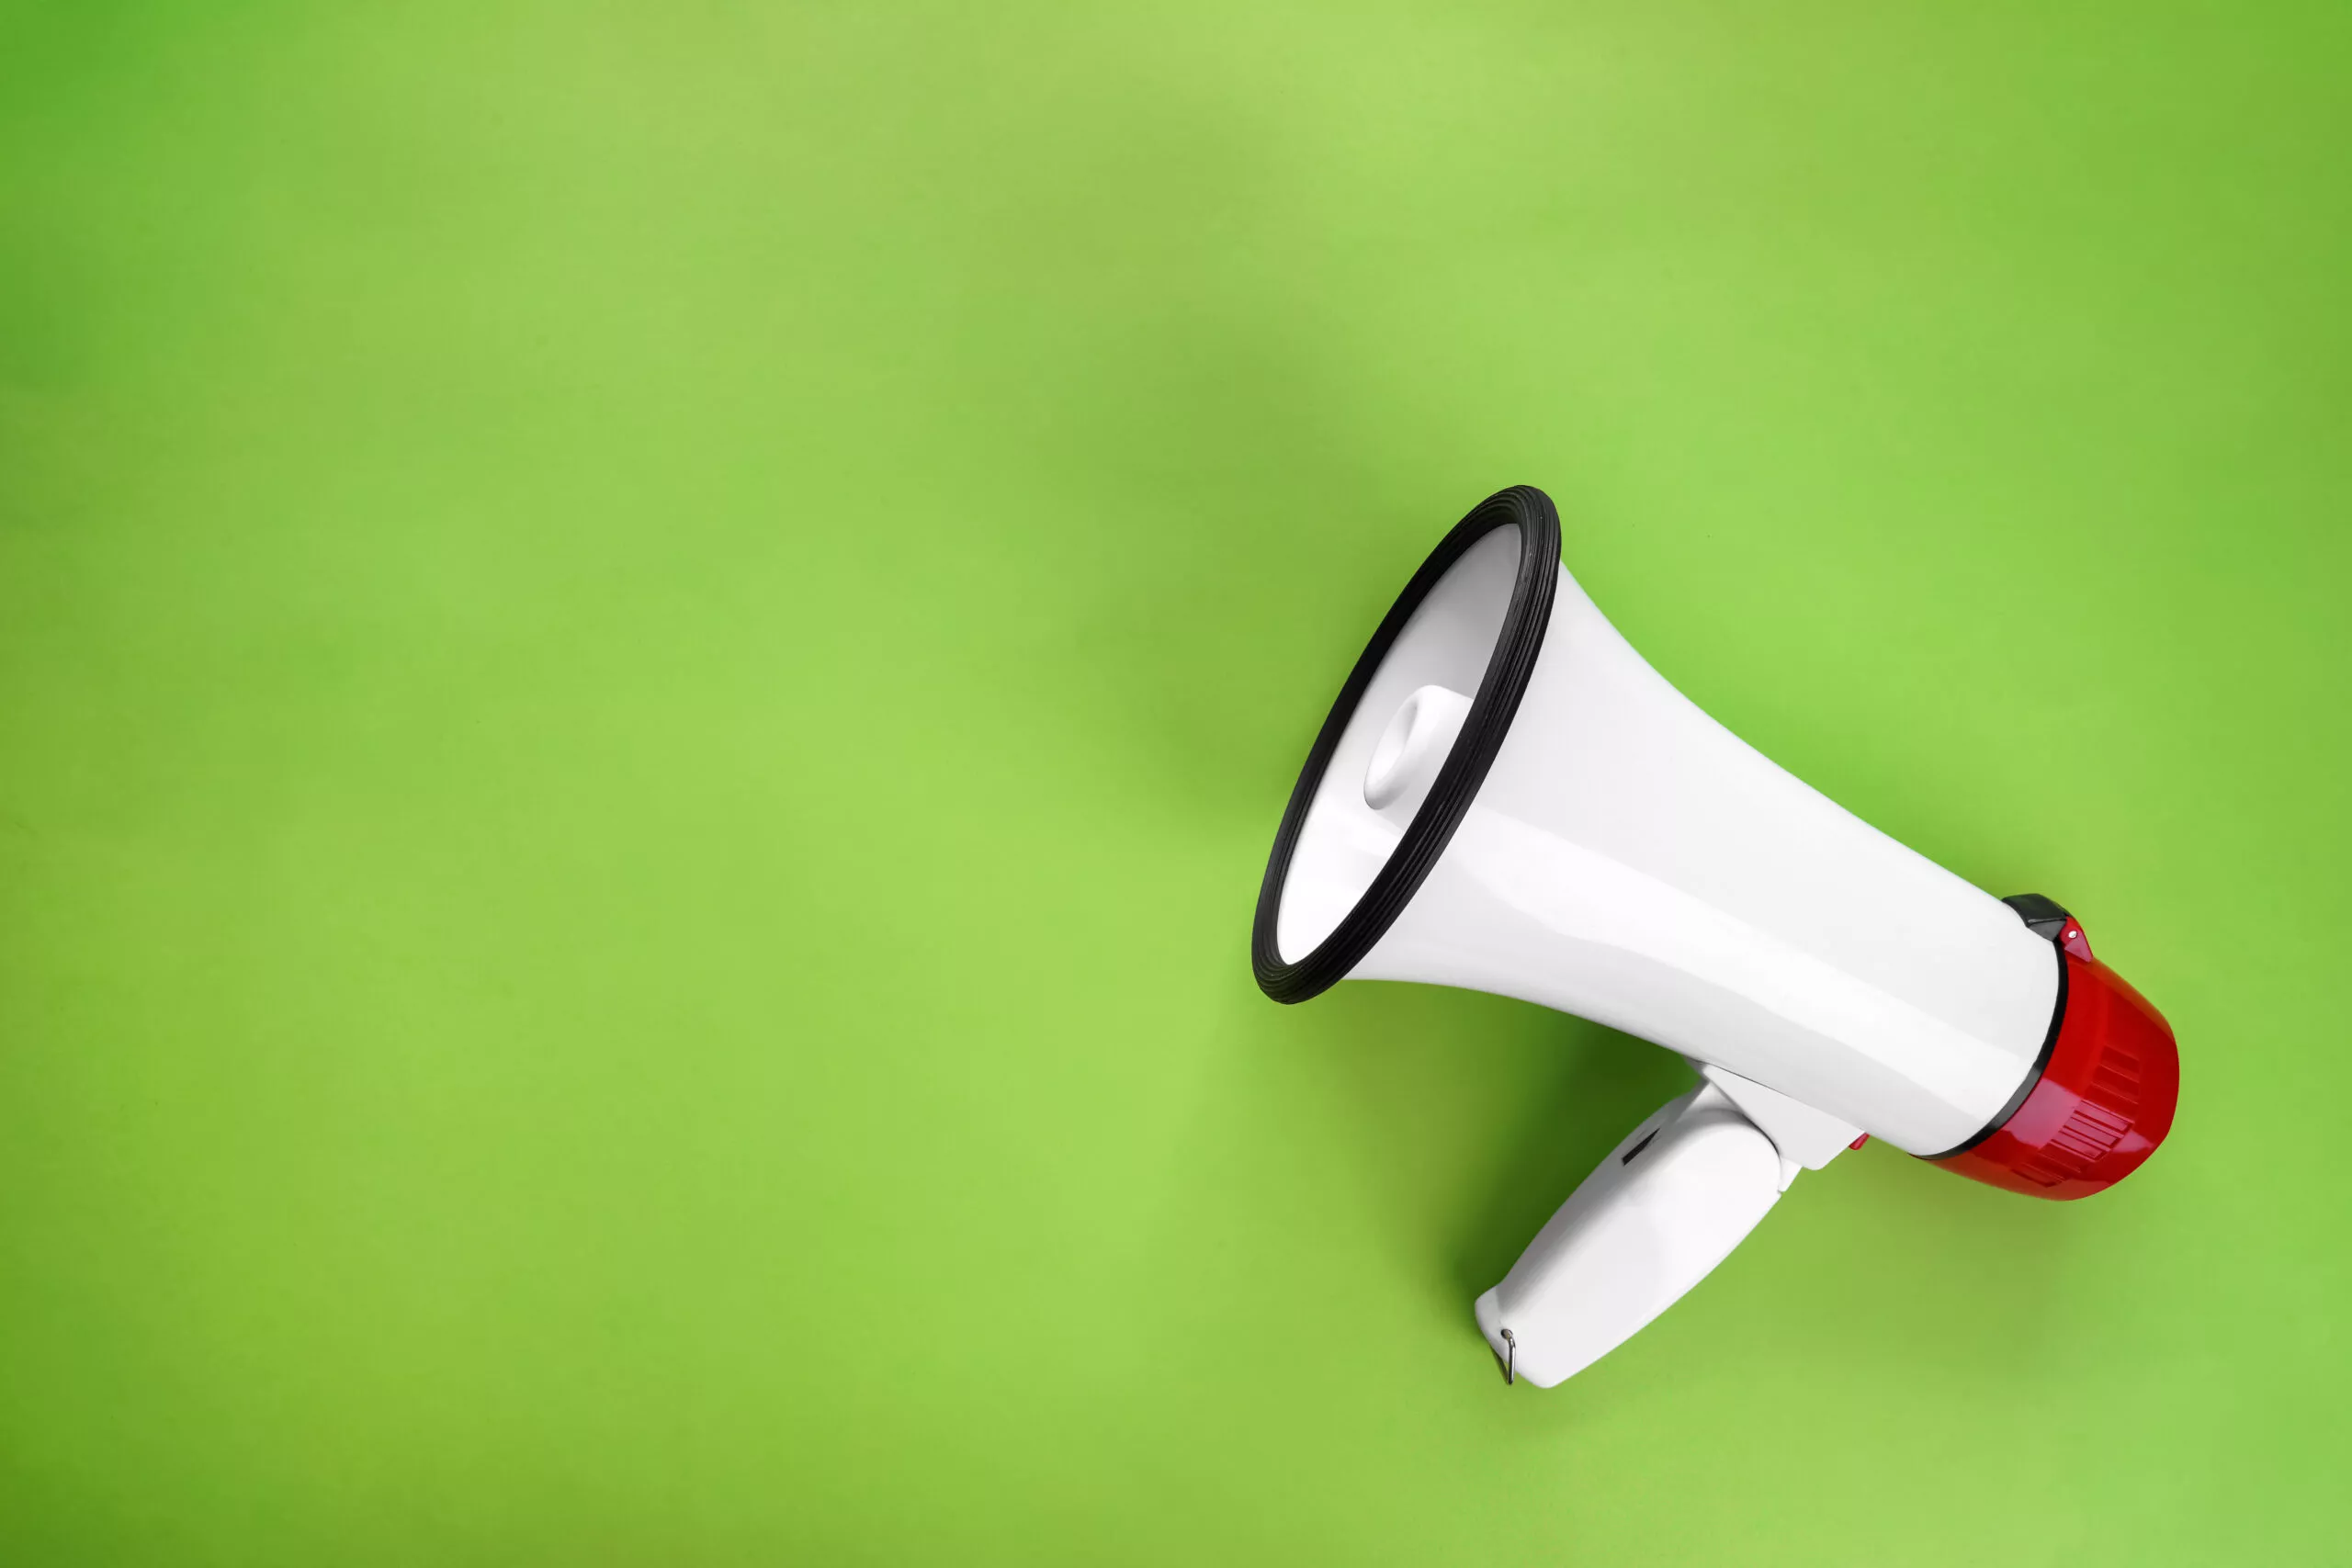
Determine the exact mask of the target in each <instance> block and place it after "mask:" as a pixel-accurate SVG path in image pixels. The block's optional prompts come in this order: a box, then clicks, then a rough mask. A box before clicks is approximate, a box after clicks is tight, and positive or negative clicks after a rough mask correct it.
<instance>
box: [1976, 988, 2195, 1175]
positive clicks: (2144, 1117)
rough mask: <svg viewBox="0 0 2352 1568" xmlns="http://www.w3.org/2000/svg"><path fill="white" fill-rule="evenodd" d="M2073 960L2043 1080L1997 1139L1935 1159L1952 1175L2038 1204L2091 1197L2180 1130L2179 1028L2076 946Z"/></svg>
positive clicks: (2002, 1126)
mask: <svg viewBox="0 0 2352 1568" xmlns="http://www.w3.org/2000/svg"><path fill="white" fill-rule="evenodd" d="M2087 951H2088V950H2087V948H2086V949H2084V952H2085V953H2087ZM2065 963H2066V1011H2065V1015H2064V1017H2063V1018H2061V1019H2060V1020H2059V1023H2058V1039H2057V1043H2055V1044H2054V1045H2053V1046H2052V1048H2051V1052H2050V1065H2049V1066H2047V1067H2045V1068H2044V1069H2043V1070H2042V1074H2041V1082H2040V1083H2038V1084H2036V1085H2034V1086H2033V1092H2032V1093H2030V1094H2029V1095H2027V1096H2026V1098H2025V1103H2024V1104H2022V1105H2020V1106H2018V1109H2017V1111H2016V1113H2015V1114H2013V1115H2012V1116H2010V1118H2009V1119H2008V1120H2007V1122H2002V1123H2001V1125H2000V1127H1999V1129H1998V1130H1996V1132H1994V1133H1993V1134H1992V1135H1991V1136H1989V1137H1987V1138H1985V1140H1984V1141H1982V1142H1981V1143H1978V1144H1977V1145H1974V1146H1973V1147H1972V1148H1969V1149H1966V1150H1964V1151H1962V1153H1960V1154H1956V1155H1952V1156H1948V1157H1946V1158H1944V1159H1939V1160H1938V1161H1936V1162H1935V1163H1936V1164H1938V1165H1940V1166H1942V1167H1943V1168H1945V1169H1946V1170H1949V1171H1951V1172H1953V1173H1955V1174H1956V1175H1960V1176H1966V1177H1971V1178H1973V1179H1976V1180H1978V1181H1985V1182H1990V1183H1991V1184H1992V1185H1994V1186H1996V1187H2006V1188H2007V1189H2008V1190H2010V1191H2012V1192H2022V1193H2025V1194H2026V1195H2027V1196H2028V1197H2032V1198H2087V1197H2089V1196H2090V1195H2091V1194H2092V1193H2094V1192H2102V1191H2105V1190H2107V1189H2108V1188H2109V1187H2112V1186H2114V1185H2115V1184H2116V1183H2117V1182H2119V1181H2120V1180H2122V1179H2124V1178H2125V1177H2127V1176H2129V1175H2131V1173H2132V1172H2133V1171H2135V1170H2137V1169H2139V1168H2140V1167H2141V1165H2142V1163H2143V1162H2144V1161H2145V1160H2146V1159H2147V1157H2148V1156H2150V1155H2152V1154H2154V1153H2155V1152H2156V1145H2158V1144H2161V1143H2163V1142H2164V1141H2165V1134H2166V1133H2169V1132H2171V1131H2172V1113H2173V1108H2174V1106H2175V1105H2177V1103H2178V1102H2179V1100H2180V1049H2179V1047H2178V1046H2177V1045H2176V1044H2175V1043H2173V1037H2172V1025H2170V1024H2168V1023H2166V1022H2165V1015H2164V1014H2162V1013H2160V1012H2158V1011H2157V1010H2155V1009H2154V1008H2153V1007H2151V1006H2149V1005H2148V999H2147V998H2145V997H2143V996H2142V995H2141V994H2140V993H2139V992H2137V991H2135V990H2133V989H2132V988H2131V986H2130V984H2129V983H2127V982H2126V981H2125V980H2124V978H2123V976H2120V975H2118V974H2117V973H2116V972H2115V971H2114V970H2112V969H2109V967H2108V966H2107V965H2106V964H2101V963H2100V962H2099V961H2098V960H2097V959H2095V958H2090V957H2087V956H2077V955H2076V953H2075V952H2074V951H2071V950H2069V951H2067V952H2066V954H2065Z"/></svg>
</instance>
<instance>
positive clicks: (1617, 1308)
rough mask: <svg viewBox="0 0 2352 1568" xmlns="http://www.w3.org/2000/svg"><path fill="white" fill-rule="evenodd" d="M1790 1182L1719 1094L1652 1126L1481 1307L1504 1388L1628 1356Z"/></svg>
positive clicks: (1570, 1205) (1767, 1143)
mask: <svg viewBox="0 0 2352 1568" xmlns="http://www.w3.org/2000/svg"><path fill="white" fill-rule="evenodd" d="M1782 1171H1783V1167H1782V1163H1781V1156H1780V1152H1779V1151H1778V1150H1777V1149H1776V1148H1775V1147H1774V1146H1773V1144H1772V1140H1771V1139H1770V1138H1769V1137H1767V1136H1766V1135H1765V1134H1764V1133H1763V1131H1762V1130H1761V1129H1760V1128H1758V1126H1757V1125H1756V1123H1755V1122H1751V1121H1750V1120H1748V1118H1747V1116H1746V1115H1745V1114H1743V1113H1742V1112H1741V1111H1740V1109H1739V1107H1738V1106H1737V1105H1736V1104H1735V1103H1734V1102H1733V1100H1731V1098H1730V1097H1729V1096H1728V1095H1726V1094H1725V1093H1724V1091H1723V1090H1722V1089H1720V1088H1719V1087H1717V1086H1716V1085H1714V1084H1713V1083H1702V1084H1701V1085H1700V1086H1699V1087H1698V1088H1697V1089H1692V1090H1691V1091H1690V1092H1688V1093H1686V1094H1683V1095H1680V1096H1679V1097H1677V1098H1676V1099H1674V1100H1670V1101H1668V1103H1667V1104H1666V1105H1664V1106H1662V1107H1660V1108H1659V1109H1658V1110H1657V1112H1655V1113H1654V1114H1652V1115H1650V1116H1648V1117H1646V1118H1645V1119H1644V1120H1643V1122H1642V1123H1641V1125H1639V1126H1637V1127H1635V1128H1634V1130H1633V1131H1632V1132H1631V1133H1628V1134H1625V1136H1624V1138H1623V1140H1621V1141H1620V1142H1619V1144H1618V1145H1617V1146H1616V1147H1615V1148H1613V1149H1611V1150H1610V1152H1609V1154H1608V1156H1606V1157H1605V1158H1603V1159H1602V1160H1601V1162H1600V1165H1599V1166H1598V1167H1597V1168H1595V1169H1594V1170H1593V1172H1592V1174H1591V1175H1589V1176H1588V1177H1586V1178H1585V1179H1584V1180H1583V1181H1582V1182H1581V1183H1579V1184H1578V1185H1577V1190H1575V1191H1574V1192H1573V1193H1571V1194H1569V1196H1568V1201H1566V1203H1563V1204H1561V1205H1560V1210H1559V1212H1558V1213H1555V1214H1554V1215H1553V1216H1552V1218H1551V1221H1550V1222H1549V1223H1548V1224H1545V1225H1544V1228H1543V1230H1542V1231H1541V1232H1539V1233H1537V1235H1536V1237H1535V1239H1534V1241H1532V1243H1530V1244H1529V1246H1528V1248H1527V1250H1526V1251H1525V1252H1524V1253H1522V1254H1521V1256H1520V1259H1519V1261H1518V1262H1517V1263H1515V1264H1513V1265H1512V1266H1511V1270H1510V1273H1509V1274H1507V1275H1505V1276H1504V1277H1503V1280H1502V1283H1500V1284H1499V1285H1497V1286H1496V1287H1495V1288H1494V1289H1493V1290H1491V1291H1488V1292H1487V1293H1486V1294H1485V1295H1483V1296H1480V1297H1479V1298H1478V1303H1477V1318H1478V1326H1479V1328H1480V1329H1481V1330H1482V1331H1483V1332H1484V1333H1485V1335H1486V1337H1487V1344H1488V1346H1490V1347H1491V1348H1493V1350H1494V1352H1495V1359H1497V1360H1498V1361H1499V1362H1501V1363H1503V1365H1504V1367H1505V1369H1506V1375H1507V1376H1508V1377H1510V1378H1511V1379H1512V1380H1514V1381H1516V1380H1519V1379H1524V1380H1525V1381H1526V1382H1532V1383H1533V1384H1535V1385H1536V1386H1537V1387H1538V1388H1549V1387H1551V1386H1552V1385H1553V1384H1554V1383H1556V1382H1559V1381H1560V1380H1562V1379H1563V1378H1566V1377H1568V1376H1570V1375H1571V1374H1573V1373H1575V1372H1577V1371H1582V1370H1583V1369H1584V1368H1586V1367H1588V1366H1589V1365H1591V1364H1592V1363H1593V1362H1594V1361H1596V1360H1598V1359H1600V1358H1601V1357H1602V1356H1604V1355H1606V1354H1607V1353H1608V1352H1609V1351H1611V1350H1612V1349H1615V1348H1617V1347H1618V1346H1619V1345H1621V1344H1623V1343H1624V1341H1625V1340H1626V1339H1628V1338H1630V1337H1632V1336H1633V1335H1634V1334H1635V1333H1636V1332H1638V1331H1639V1330H1640V1329H1641V1328H1642V1327H1643V1326H1644V1325H1646V1324H1648V1323H1649V1322H1650V1320H1651V1319H1653V1318H1655V1317H1657V1315H1658V1314H1660V1313H1662V1312H1664V1311H1665V1310H1666V1309H1667V1308H1668V1307H1669V1306H1672V1305H1673V1304H1674V1303H1676V1302H1677V1301H1679V1300H1680V1299H1681V1298H1682V1296H1683V1294H1684V1293H1685V1292H1688V1291H1689V1290H1690V1289H1691V1287H1692V1286H1694V1285H1696V1284H1697V1283H1698V1282H1699V1281H1700V1280H1703V1279H1705V1278H1706V1277H1707V1275H1708V1274H1709V1273H1710V1272H1711V1271H1712V1270H1713V1269H1714V1267H1715V1265H1716V1264H1718V1263H1721V1262H1722V1261H1723V1260H1724V1258H1727V1257H1729V1256H1730V1255H1731V1251H1732V1248H1734V1247H1737V1246H1738V1245H1739V1244H1740V1243H1741V1242H1742V1241H1743V1240H1745V1239H1747V1234H1748V1232H1750V1231H1752V1230H1754V1229H1755V1228H1756V1226H1757V1224H1758V1222H1759V1221H1761V1220H1762V1219H1763V1218H1764V1216H1765V1215H1766V1214H1767V1213H1770V1211H1771V1208H1772V1205H1773V1204H1774V1203H1775V1202H1776V1201H1779V1199H1780V1196H1781V1186H1782Z"/></svg>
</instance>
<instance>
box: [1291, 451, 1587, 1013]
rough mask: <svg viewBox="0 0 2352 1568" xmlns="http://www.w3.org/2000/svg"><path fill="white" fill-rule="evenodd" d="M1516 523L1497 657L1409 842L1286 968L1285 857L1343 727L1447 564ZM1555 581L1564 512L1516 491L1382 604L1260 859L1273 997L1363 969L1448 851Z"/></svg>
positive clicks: (1489, 757)
mask: <svg viewBox="0 0 2352 1568" xmlns="http://www.w3.org/2000/svg"><path fill="white" fill-rule="evenodd" d="M1512 524H1516V525H1518V527H1519V572H1518V575H1517V577H1516V578H1515V579H1514V580H1513V581H1512V583H1511V591H1510V607H1509V608H1508V609H1506V610H1505V611H1504V613H1503V624H1502V628H1501V630H1500V631H1498V633H1497V634H1496V637H1495V649H1494V652H1493V653H1492V654H1491V655H1490V656H1488V658H1487V671H1486V674H1485V675H1483V676H1482V677H1480V679H1479V682H1478V691H1477V694H1476V695H1475V696H1474V697H1472V698H1471V700H1470V712H1469V715H1468V716H1466V717H1465V718H1464V720H1463V724H1462V732H1461V734H1460V735H1459V736H1458V737H1457V738H1456V739H1455V740H1454V743H1453V750H1452V751H1451V752H1449V753H1448V754H1447V756H1446V759H1445V764H1444V766H1442V767H1441V768H1440V769H1439V770H1438V775H1437V780H1436V782H1435V783H1434V784H1431V785H1430V793H1429V798H1428V799H1426V800H1424V801H1423V802H1422V803H1421V808H1420V809H1419V811H1417V812H1415V813H1414V815H1413V821H1412V825H1411V826H1410V827H1408V828H1407V829H1405V836H1404V838H1403V839H1402V840H1399V841H1398V843H1397V848H1396V849H1395V850H1394V851H1393V852H1391V853H1390V854H1389V856H1388V860H1387V863H1385V864H1384V865H1383V866H1381V868H1380V870H1379V873H1378V874H1375V875H1374V877H1373V879H1372V886H1369V887H1367V888H1365V889H1364V892H1363V897H1361V898H1358V899H1357V900H1356V904H1355V908H1352V909H1350V910H1349V911H1348V912H1347V914H1346V916H1345V917H1344V918H1343V919H1341V920H1340V923H1339V924H1338V925H1337V926H1335V927H1333V928H1332V930H1331V933H1330V934H1329V936H1327V937H1325V938H1324V939H1323V941H1322V942H1321V943H1320V944H1319V945H1317V947H1316V949H1315V951H1314V952H1312V953H1308V954H1307V955H1306V957H1304V958H1302V959H1300V960H1299V961H1298V962H1297V963H1295V964H1290V963H1285V962H1283V957H1282V954H1281V953H1280V951H1279V950H1278V949H1277V948H1276V947H1275V945H1274V927H1275V922H1276V918H1277V916H1279V915H1280V913H1281V911H1282V898H1283V879H1284V878H1285V877H1286V876H1287V875H1288V874H1290V858H1291V853H1292V852H1293V851H1294V850H1295V849H1296V848H1297V847H1298V836H1299V833H1300V832H1301V830H1302V829H1305V827H1306V813H1307V809H1308V807H1311V806H1313V805H1314V803H1315V792H1316V790H1317V787H1318V786H1319V785H1320V784H1322V782H1323V773H1324V770H1325V769H1326V768H1328V767H1329V765H1330V761H1331V756H1332V753H1333V752H1335V751H1337V750H1339V747H1340V737H1341V736H1342V735H1344V734H1345V733H1346V732H1347V728H1348V720H1349V719H1350V718H1351V717H1353V716H1354V715H1355V711H1356V705H1357V703H1358V702H1360V701H1362V700H1363V694H1364V689H1365V688H1366V687H1368V686H1369V685H1371V684H1372V678H1373V676H1374V673H1375V672H1377V671H1378V670H1379V669H1380V664H1381V660H1384V659H1385V658H1386V657H1387V656H1388V649H1389V648H1390V646H1391V645H1392V644H1394V643H1395V642H1396V640H1397V636H1398V634H1400V633H1401V632H1403V631H1404V629H1405V623H1406V622H1407V621H1408V620H1409V619H1411V618H1412V614H1413V612H1414V611H1415V610H1416V609H1418V608H1419V606H1420V603H1421V601H1422V600H1423V599H1425V598H1427V597H1428V596H1429V593H1430V590H1431V589H1433V588H1435V587H1436V586H1437V584H1438V581H1439V580H1440V579H1441V578H1442V577H1443V576H1444V575H1445V573H1446V570H1447V569H1448V568H1450V567H1452V566H1453V563H1454V562H1455V561H1457V560H1459V559H1460V558H1462V555H1463V552H1464V551H1465V550H1467V549H1468V548H1469V547H1471V546H1472V545H1474V544H1476V543H1477V542H1478V541H1479V540H1480V539H1482V538H1484V537H1485V536H1487V535H1488V534H1489V533H1492V532H1493V531H1494V530H1495V529H1497V528H1500V527H1504V526H1506V525H1512ZM1559 582H1560V514H1559V513H1558V511H1557V510H1556V509H1555V508H1554V506H1553V505H1552V498H1551V497H1550V496H1547V495H1545V494H1544V492H1543V491H1540V490H1537V489H1535V488H1534V487H1533V486H1532V485H1513V486H1512V487H1511V488H1510V489H1509V490H1503V491H1496V492H1495V493H1494V494H1492V495H1490V496H1488V497H1487V499H1486V500H1484V501H1482V502H1479V503H1478V504H1477V505H1476V506H1475V507H1473V508H1472V509H1471V511H1470V513H1469V515H1467V516H1465V517H1464V518H1463V519H1462V521H1461V522H1459V523H1456V524H1455V525H1453V529H1452V530H1451V531H1450V532H1449V533H1448V534H1447V535H1446V536H1445V537H1444V538H1443V539H1442V540H1441V541H1440V542H1439V544H1438V547H1437V548H1436V549H1434V550H1432V551H1430V556H1429V558H1428V559H1427V560H1425V561H1423V562H1421V566H1420V570H1419V571H1416V572H1415V573H1413V580H1412V581H1410V582H1408V583H1407V584H1406V585H1405V591H1404V592H1402V593H1400V594H1398V595H1397V602H1396V603H1395V604H1391V605H1390V606H1389V607H1388V614H1387V615H1385V617H1383V618H1382V620H1381V623H1380V628H1379V629H1378V630H1377V631H1375V632H1374V633H1373V634H1372V641H1371V642H1369V643H1367V644H1365V645H1364V650H1363V653H1362V654H1360V655H1359V656H1358V657H1357V659H1356V662H1355V668H1354V669H1353V670H1351V671H1349V673H1348V680H1347V684H1345V685H1343V686H1341V687H1340V695H1339V699H1338V700H1337V701H1336V702H1334V703H1333V704H1332V705H1331V711H1330V713H1329V715H1328V716H1325V718H1324V720H1323V728H1321V729H1320V730H1319V731H1317V734H1316V737H1315V745H1314V747H1313V749H1312V750H1309V751H1308V752H1307V754H1306V766H1305V767H1304V768H1302V769H1301V770H1300V771H1299V775H1298V783H1297V784H1295V785H1293V786H1292V788H1291V792H1290V805H1289V806H1288V807H1287V808H1285V809H1284V810H1283V821H1282V826H1281V828H1280V829H1276V831H1275V833H1274V847H1273V852H1272V854H1271V855H1270V856H1268V857H1267V861H1266V876H1265V880H1264V881H1263V882H1262V883H1261V884H1260V885H1259V887H1258V910H1257V917H1256V919H1254V920H1253V921H1252V922H1251V924H1250V968H1251V969H1252V970H1253V971H1254V972H1255V973H1256V975H1257V976H1258V988H1259V989H1260V990H1262V991H1264V992H1265V993H1266V995H1268V996H1270V997H1272V998H1274V1000H1276V1001H1278V1002H1303V1001H1305V1000H1306V999H1307V998H1309V997H1314V996H1318V995H1320V994H1321V993H1322V992H1324V991H1326V990H1328V989H1329V988H1330V987H1332V986H1333V985H1335V984H1337V983H1338V982H1339V981H1340V979H1342V978H1344V977H1345V976H1346V975H1347V973H1348V971H1349V970H1351V969H1353V968H1354V967H1355V966H1356V965H1357V964H1359V963H1361V962H1362V961H1363V955H1364V954H1365V953H1370V952H1371V951H1372V949H1373V945H1374V943H1375V942H1379V940H1380V939H1381V937H1382V936H1383V935H1384V934H1385V933H1386V931H1387V930H1388V928H1389V927H1390V926H1391V925H1393V924H1394V923H1395V922H1396V919H1397V916H1398V915H1400V914H1402V913H1404V911H1405V906H1406V905H1407V904H1408V903H1410V902H1411V901H1412V897H1413V895H1414V894H1415V893H1417V892H1419V890H1420V886H1421V884H1422V882H1423V881H1425V880H1427V878H1428V876H1429V874H1430V870H1431V869H1432V868H1433V867H1435V866H1436V864H1437V860H1438V856H1440V855H1441V854H1442V853H1444V852H1445V846H1446V845H1447V843H1448V842H1450V841H1451V840H1453V832H1454V829H1456V828H1459V827H1460V826H1461V825H1462V818H1463V817H1464V815H1466V814H1467V813H1468V811H1469V809H1470V802H1471V800H1472V799H1473V798H1474V797H1476V795H1477V793H1478V786H1479V785H1480V784H1484V783H1486V780H1487V769H1488V768H1489V767H1491V766H1493V765H1494V761H1495V755H1496V753H1497V752H1498V751H1500V750H1502V744H1503V737H1504V736H1505V735H1507V734H1509V733H1510V721H1511V719H1512V717H1513V716H1515V715H1516V714H1517V713H1518V712H1519V702H1520V699H1521V697H1522V696H1524V695H1526V694H1527V682H1528V680H1529V678H1530V677H1532V675H1533V674H1534V673H1535V657H1536V655H1537V654H1538V653H1539V652H1541V651H1542V649H1543V647H1544V631H1545V629H1546V628H1547V627H1548V626H1550V625H1551V621H1552V599H1553V595H1554V593H1555V592H1556V591H1557V589H1558V587H1559Z"/></svg>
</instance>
